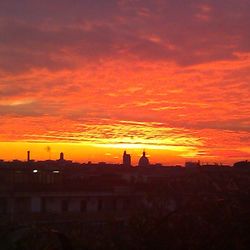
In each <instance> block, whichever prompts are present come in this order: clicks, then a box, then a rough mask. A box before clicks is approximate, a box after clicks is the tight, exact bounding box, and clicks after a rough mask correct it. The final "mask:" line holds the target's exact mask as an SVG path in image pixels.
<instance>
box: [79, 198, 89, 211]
mask: <svg viewBox="0 0 250 250" xmlns="http://www.w3.org/2000/svg"><path fill="white" fill-rule="evenodd" d="M80 210H81V212H82V213H84V212H86V211H87V201H86V200H82V201H81V207H80Z"/></svg>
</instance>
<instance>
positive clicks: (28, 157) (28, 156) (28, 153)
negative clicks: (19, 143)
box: [27, 151, 30, 162]
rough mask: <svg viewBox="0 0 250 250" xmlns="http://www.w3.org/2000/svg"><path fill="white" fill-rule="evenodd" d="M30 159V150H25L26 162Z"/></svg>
mask: <svg viewBox="0 0 250 250" xmlns="http://www.w3.org/2000/svg"><path fill="white" fill-rule="evenodd" d="M29 161H30V151H27V162H29Z"/></svg>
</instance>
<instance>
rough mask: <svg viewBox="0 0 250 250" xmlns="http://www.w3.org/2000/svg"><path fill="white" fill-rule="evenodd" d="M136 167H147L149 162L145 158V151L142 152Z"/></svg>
mask: <svg viewBox="0 0 250 250" xmlns="http://www.w3.org/2000/svg"><path fill="white" fill-rule="evenodd" d="M138 166H139V167H147V166H149V160H148V158H147V157H146V152H145V151H143V154H142V157H141V158H140V160H139V163H138Z"/></svg>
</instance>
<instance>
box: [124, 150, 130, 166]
mask: <svg viewBox="0 0 250 250" xmlns="http://www.w3.org/2000/svg"><path fill="white" fill-rule="evenodd" d="M123 165H124V166H126V167H130V166H131V156H130V154H127V152H126V151H124V153H123Z"/></svg>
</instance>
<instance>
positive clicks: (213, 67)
mask: <svg viewBox="0 0 250 250" xmlns="http://www.w3.org/2000/svg"><path fill="white" fill-rule="evenodd" d="M249 13H250V1H248V0H227V1H222V0H211V1H198V0H42V1H40V0H1V1H0V141H1V142H0V159H4V160H10V159H17V158H18V159H21V160H24V159H25V158H26V151H27V150H30V151H31V157H32V158H33V159H36V160H45V159H48V157H49V154H48V151H47V150H46V148H47V147H48V146H50V148H51V157H52V159H57V158H58V157H59V153H60V152H61V151H63V152H64V153H65V158H67V159H71V160H74V161H79V162H86V161H89V160H90V161H93V162H99V161H107V162H112V163H118V162H120V161H121V155H122V152H123V150H124V149H127V152H128V153H131V154H132V161H133V164H136V163H137V160H138V157H139V156H140V154H141V152H142V150H143V149H145V150H146V151H147V153H148V155H149V158H150V162H152V163H156V162H161V163H164V164H184V162H185V161H188V160H201V161H202V162H209V163H213V162H218V163H220V162H223V163H227V164H232V163H233V162H235V161H238V160H246V159H250V32H249V30H250V15H249Z"/></svg>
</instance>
